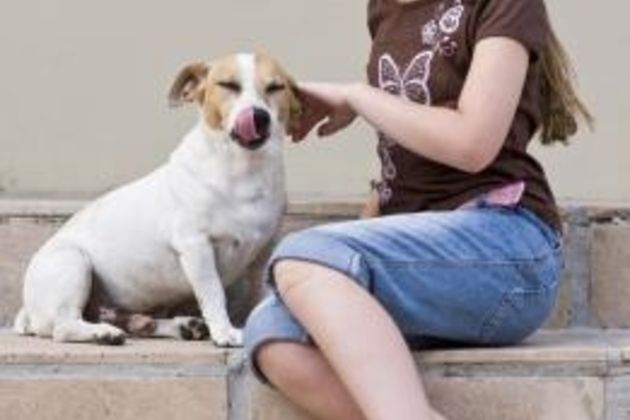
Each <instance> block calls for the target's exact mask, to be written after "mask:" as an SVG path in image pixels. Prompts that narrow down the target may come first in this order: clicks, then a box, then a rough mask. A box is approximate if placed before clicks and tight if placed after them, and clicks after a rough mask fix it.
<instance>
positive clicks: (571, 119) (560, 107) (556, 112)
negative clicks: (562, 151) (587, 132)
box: [539, 29, 594, 145]
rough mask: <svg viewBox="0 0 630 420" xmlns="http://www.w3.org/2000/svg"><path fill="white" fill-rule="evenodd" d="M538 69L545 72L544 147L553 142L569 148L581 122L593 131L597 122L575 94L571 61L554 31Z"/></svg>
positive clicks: (543, 93) (548, 40) (542, 90)
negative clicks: (569, 143) (570, 140)
mask: <svg viewBox="0 0 630 420" xmlns="http://www.w3.org/2000/svg"><path fill="white" fill-rule="evenodd" d="M539 65H540V66H541V71H542V83H541V92H540V93H541V95H540V107H541V110H542V129H541V136H540V137H541V138H540V140H541V142H542V143H543V144H545V145H547V144H552V143H554V142H561V143H565V144H567V143H568V141H569V138H570V137H571V136H573V135H574V134H575V133H576V132H577V130H578V120H582V121H583V122H585V123H586V124H587V125H588V126H589V127H590V128H592V127H593V125H594V119H593V116H592V114H591V113H590V111H589V110H588V108H587V107H586V105H585V104H584V102H582V100H581V99H580V98H579V97H578V95H577V93H576V91H575V87H574V82H575V72H574V69H573V66H572V65H571V60H570V58H569V55H568V54H567V52H566V50H565V49H564V47H563V46H562V44H561V43H560V40H559V39H558V37H557V36H556V34H555V33H554V31H553V30H551V29H550V30H549V34H548V38H547V46H546V48H545V49H544V51H543V53H542V55H541V57H540V62H539Z"/></svg>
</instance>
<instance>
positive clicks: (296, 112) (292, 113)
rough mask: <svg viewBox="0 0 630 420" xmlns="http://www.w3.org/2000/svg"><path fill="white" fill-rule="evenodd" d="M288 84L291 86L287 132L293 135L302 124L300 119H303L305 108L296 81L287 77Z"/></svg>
mask: <svg viewBox="0 0 630 420" xmlns="http://www.w3.org/2000/svg"><path fill="white" fill-rule="evenodd" d="M287 82H288V84H289V92H288V94H289V122H288V125H287V131H288V132H289V134H291V133H293V131H294V129H295V128H296V127H297V126H298V125H299V123H300V118H302V115H303V113H304V106H303V105H302V101H301V100H300V91H299V88H298V85H297V83H296V82H295V80H293V79H292V78H291V77H287Z"/></svg>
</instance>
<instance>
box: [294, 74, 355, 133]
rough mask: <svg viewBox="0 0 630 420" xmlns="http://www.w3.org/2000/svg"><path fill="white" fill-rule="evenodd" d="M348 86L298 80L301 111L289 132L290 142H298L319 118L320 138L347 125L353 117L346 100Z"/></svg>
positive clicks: (318, 131)
mask: <svg viewBox="0 0 630 420" xmlns="http://www.w3.org/2000/svg"><path fill="white" fill-rule="evenodd" d="M351 89H352V85H348V84H341V83H300V84H299V85H298V95H299V97H300V100H301V101H302V107H303V112H302V115H301V117H300V119H299V120H298V122H297V123H296V124H295V126H294V127H293V129H292V131H291V136H292V137H293V141H295V142H299V141H302V140H303V139H304V138H305V137H306V136H307V135H308V133H309V132H310V131H311V130H312V129H313V128H314V127H315V126H317V125H318V124H319V123H321V122H322V121H324V123H323V124H321V125H320V126H319V128H318V129H317V134H318V135H319V136H321V137H323V136H329V135H331V134H334V133H336V132H337V131H339V130H341V129H343V128H345V127H347V126H349V125H350V124H351V123H352V122H353V121H354V119H355V118H356V116H357V114H356V113H355V112H354V110H353V109H352V108H351V107H350V105H349V103H348V96H349V94H350V90H351Z"/></svg>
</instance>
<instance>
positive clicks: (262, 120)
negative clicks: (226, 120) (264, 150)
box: [230, 107, 271, 150]
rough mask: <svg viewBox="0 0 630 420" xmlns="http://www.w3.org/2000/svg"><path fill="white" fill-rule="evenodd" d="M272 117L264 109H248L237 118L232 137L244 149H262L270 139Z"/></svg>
mask: <svg viewBox="0 0 630 420" xmlns="http://www.w3.org/2000/svg"><path fill="white" fill-rule="evenodd" d="M270 127H271V116H270V115H269V112H267V111H266V110H264V109H262V108H256V107H252V108H247V109H244V110H243V111H241V112H240V113H239V114H238V116H237V117H236V122H235V123H234V128H233V129H232V132H231V133H230V135H231V136H232V139H234V141H236V142H237V143H238V144H240V145H241V146H242V147H245V148H247V149H250V150H253V149H258V148H259V147H261V146H262V145H263V144H265V142H266V141H267V139H268V138H269V133H270Z"/></svg>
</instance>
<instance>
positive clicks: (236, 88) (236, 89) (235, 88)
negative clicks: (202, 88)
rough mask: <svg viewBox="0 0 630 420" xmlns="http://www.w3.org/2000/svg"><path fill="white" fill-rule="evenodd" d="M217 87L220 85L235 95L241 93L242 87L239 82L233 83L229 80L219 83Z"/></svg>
mask: <svg viewBox="0 0 630 420" xmlns="http://www.w3.org/2000/svg"><path fill="white" fill-rule="evenodd" d="M217 85H219V86H221V87H222V88H223V89H225V90H229V91H230V92H233V93H240V92H241V85H239V84H238V83H237V82H235V81H232V80H227V81H224V82H218V83H217Z"/></svg>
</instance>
